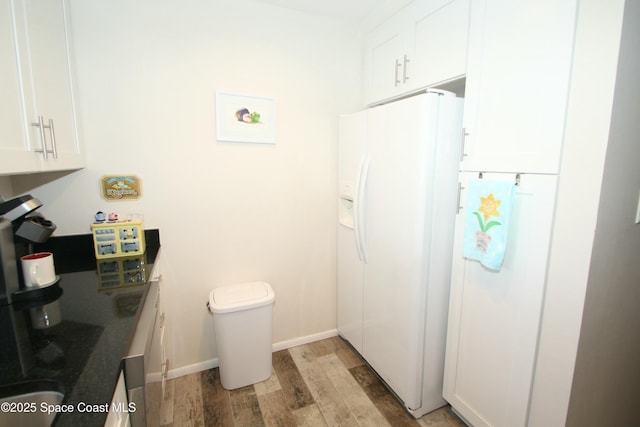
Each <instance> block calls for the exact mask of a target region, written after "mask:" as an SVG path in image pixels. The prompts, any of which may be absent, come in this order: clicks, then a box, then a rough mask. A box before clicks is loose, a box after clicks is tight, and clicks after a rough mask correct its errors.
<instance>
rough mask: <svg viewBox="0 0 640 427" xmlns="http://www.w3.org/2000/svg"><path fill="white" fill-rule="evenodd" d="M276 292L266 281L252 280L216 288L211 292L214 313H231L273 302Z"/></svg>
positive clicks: (210, 297)
mask: <svg viewBox="0 0 640 427" xmlns="http://www.w3.org/2000/svg"><path fill="white" fill-rule="evenodd" d="M274 299H275V293H274V292H273V289H272V288H271V286H270V285H269V284H268V283H266V282H250V283H242V284H239V285H231V286H222V287H219V288H215V289H214V290H212V291H211V293H210V294H209V310H211V312H212V313H231V312H234V311H241V310H247V309H250V308H256V307H261V306H263V305H267V304H271V303H273V300H274Z"/></svg>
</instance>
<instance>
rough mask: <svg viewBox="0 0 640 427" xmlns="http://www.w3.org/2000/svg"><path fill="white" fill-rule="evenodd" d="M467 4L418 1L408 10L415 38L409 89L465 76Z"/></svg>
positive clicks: (465, 1) (466, 0)
mask: <svg viewBox="0 0 640 427" xmlns="http://www.w3.org/2000/svg"><path fill="white" fill-rule="evenodd" d="M469 1H470V0H454V1H450V0H446V2H443V1H442V0H430V1H417V2H415V3H413V4H412V5H411V6H410V7H409V10H410V16H411V17H413V22H412V32H413V34H414V39H415V48H414V51H413V55H412V57H411V62H412V63H413V66H412V67H411V75H410V76H409V79H410V85H411V86H412V87H415V88H421V87H425V86H432V85H435V84H438V83H441V82H445V81H450V80H453V79H456V78H460V77H463V76H464V74H465V73H466V65H467V36H468V28H469ZM444 3H446V4H444Z"/></svg>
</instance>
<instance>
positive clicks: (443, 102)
mask: <svg viewBox="0 0 640 427" xmlns="http://www.w3.org/2000/svg"><path fill="white" fill-rule="evenodd" d="M462 105H463V101H462V99H460V98H456V97H455V95H454V94H451V93H448V92H443V91H429V92H427V93H424V94H420V95H416V96H413V97H410V98H407V99H404V100H401V101H396V102H393V103H390V104H386V105H382V106H378V107H375V108H371V109H368V110H365V111H361V112H358V113H355V114H348V115H343V116H341V117H340V137H339V166H338V170H339V189H338V190H339V191H338V193H339V194H338V197H339V212H338V217H339V218H338V222H339V224H338V331H339V333H340V335H341V336H342V337H344V338H345V339H346V340H347V341H349V342H350V343H351V345H352V346H353V347H354V348H355V349H356V350H357V351H358V352H359V353H360V354H361V355H362V356H363V357H364V359H365V360H366V361H367V362H368V364H369V365H370V366H371V367H372V368H373V369H374V370H375V371H376V372H377V374H378V375H379V376H380V377H381V378H382V379H383V380H384V381H385V382H386V383H387V385H388V386H389V387H390V388H391V389H392V390H393V391H394V392H395V394H396V395H397V396H398V397H399V398H400V400H402V402H403V403H404V405H405V406H406V407H407V409H408V410H409V411H410V412H411V413H412V414H413V415H414V416H416V417H420V416H422V415H423V414H425V413H427V412H430V411H432V410H434V409H437V408H439V407H441V406H443V405H444V404H445V401H444V400H443V398H442V376H443V365H444V351H445V339H446V322H447V312H448V301H449V281H450V280H449V279H450V271H451V253H452V246H453V233H454V218H455V213H456V207H457V185H458V179H457V175H458V164H459V159H460V148H461V147H460V141H461V137H462Z"/></svg>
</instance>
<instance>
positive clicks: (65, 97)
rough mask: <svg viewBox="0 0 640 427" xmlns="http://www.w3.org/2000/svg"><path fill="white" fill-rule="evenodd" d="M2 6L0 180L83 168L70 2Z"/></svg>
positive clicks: (33, 0)
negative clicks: (74, 77)
mask: <svg viewBox="0 0 640 427" xmlns="http://www.w3.org/2000/svg"><path fill="white" fill-rule="evenodd" d="M0 4H1V7H0V22H1V23H2V29H1V30H0V37H1V40H0V52H1V53H2V55H3V58H5V61H3V63H2V65H0V73H2V74H1V76H2V81H1V82H0V85H2V89H3V94H5V93H6V94H7V96H6V97H3V99H2V100H0V112H1V113H2V117H1V118H0V123H1V124H2V126H1V130H0V174H2V175H10V174H17V173H26V172H40V171H52V170H65V169H76V168H81V167H83V166H84V154H83V150H82V146H81V144H80V140H79V137H78V124H77V117H76V109H75V100H74V85H73V69H72V62H71V49H72V46H71V35H70V25H69V21H68V19H69V11H68V1H67V0H48V1H38V0H2V1H1V3H0Z"/></svg>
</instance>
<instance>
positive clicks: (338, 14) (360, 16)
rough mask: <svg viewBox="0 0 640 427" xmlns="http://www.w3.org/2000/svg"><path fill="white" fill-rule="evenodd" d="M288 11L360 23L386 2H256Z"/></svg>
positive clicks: (351, 0)
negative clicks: (292, 10)
mask: <svg viewBox="0 0 640 427" xmlns="http://www.w3.org/2000/svg"><path fill="white" fill-rule="evenodd" d="M257 1H261V2H263V3H269V4H273V5H276V6H281V7H286V8H288V9H294V10H299V11H302V12H307V13H312V14H317V15H323V16H329V17H332V18H335V19H339V20H342V21H348V22H354V23H359V22H362V21H363V20H364V19H365V18H366V17H367V15H369V13H370V12H371V11H373V10H374V9H375V8H377V7H378V6H381V5H382V4H383V3H385V2H386V1H387V0H257Z"/></svg>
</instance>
